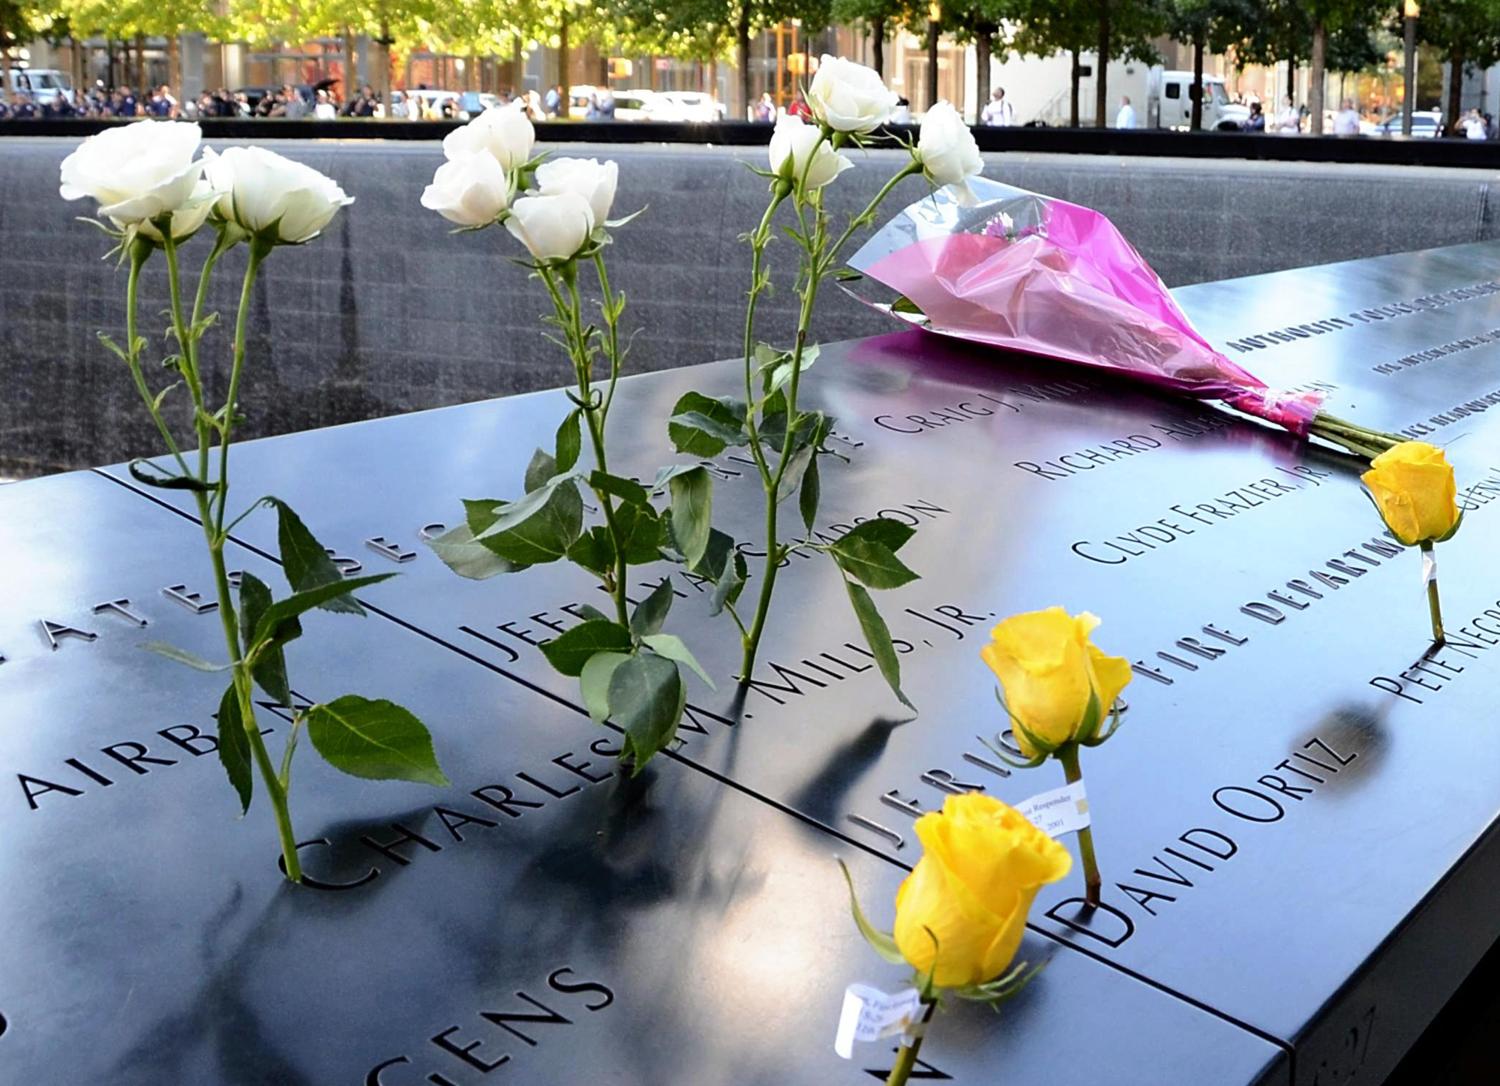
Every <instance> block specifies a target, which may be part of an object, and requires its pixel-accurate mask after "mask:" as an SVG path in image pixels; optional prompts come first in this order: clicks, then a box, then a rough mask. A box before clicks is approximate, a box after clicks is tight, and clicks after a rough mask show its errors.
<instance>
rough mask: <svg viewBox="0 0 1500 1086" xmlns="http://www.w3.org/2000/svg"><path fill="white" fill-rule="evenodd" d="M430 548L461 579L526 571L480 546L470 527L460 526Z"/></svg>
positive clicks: (477, 579)
mask: <svg viewBox="0 0 1500 1086" xmlns="http://www.w3.org/2000/svg"><path fill="white" fill-rule="evenodd" d="M427 546H428V547H430V548H431V549H432V553H433V554H435V555H437V556H438V557H439V558H441V559H442V561H443V565H445V566H447V567H448V568H449V569H451V570H452V571H453V572H454V573H457V574H458V575H459V576H460V577H467V578H469V579H470V580H472V581H483V580H485V579H487V578H489V577H494V576H496V575H498V574H501V573H515V572H517V571H518V570H523V569H525V568H526V567H525V566H524V565H520V564H518V563H516V562H510V561H507V560H506V559H504V558H501V557H500V556H499V555H498V554H496V553H495V552H494V551H492V550H490V549H489V548H488V547H486V546H485V545H484V544H483V543H481V542H479V541H478V540H477V539H475V538H474V532H473V530H472V529H471V528H470V527H469V526H468V525H467V524H460V525H459V526H458V527H457V528H451V529H449V530H448V531H446V532H444V533H443V534H442V535H440V536H438V537H437V538H436V539H429V540H428V541H427Z"/></svg>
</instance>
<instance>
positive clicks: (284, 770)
mask: <svg viewBox="0 0 1500 1086" xmlns="http://www.w3.org/2000/svg"><path fill="white" fill-rule="evenodd" d="M169 226H170V224H169V223H166V224H162V228H161V229H160V233H161V235H162V238H163V241H162V245H161V247H162V251H163V252H164V253H165V254H166V259H167V285H168V289H169V291H170V297H171V315H172V330H173V334H174V335H175V337H176V339H177V345H178V350H179V361H178V369H179V372H181V374H182V377H183V382H184V384H185V385H186V386H187V389H188V393H189V394H190V395H191V396H192V399H193V418H194V430H195V431H196V433H197V436H198V470H197V471H196V472H191V473H190V472H188V469H187V466H186V464H185V463H183V458H182V456H181V454H180V453H179V452H178V451H177V449H176V446H175V444H174V443H173V442H172V441H171V439H170V431H169V430H168V428H167V426H166V423H165V420H164V419H163V418H162V417H161V412H160V408H159V406H158V405H157V403H156V401H155V400H154V399H153V398H152V397H151V396H150V395H149V393H148V391H147V389H146V385H145V380H144V377H143V375H141V374H140V372H139V369H140V362H139V358H138V357H135V360H134V364H133V365H132V376H133V377H135V379H136V386H137V388H138V389H140V390H141V392H142V396H143V398H145V400H146V406H147V408H148V409H149V410H150V411H151V414H152V417H153V419H154V420H155V421H156V423H157V428H158V429H159V430H161V431H162V433H163V436H164V437H167V438H168V447H169V448H170V449H171V450H172V451H173V454H174V455H175V456H176V457H177V460H178V463H179V464H182V466H183V472H184V474H191V476H192V477H193V478H194V479H196V480H197V481H198V483H200V484H201V486H200V488H197V489H195V490H194V491H193V499H194V501H195V503H196V504H197V506H198V519H199V521H200V523H201V524H202V526H203V537H204V541H205V542H206V543H207V544H208V553H209V559H210V561H211V562H212V564H213V572H214V590H215V592H216V594H217V596H218V612H219V621H220V623H221V625H222V626H223V630H224V643H225V646H226V648H227V649H228V650H229V660H230V670H231V674H232V676H233V683H234V690H235V696H236V699H237V700H238V702H239V717H240V724H241V726H242V727H243V728H244V731H245V736H246V739H247V741H248V744H249V747H250V753H251V757H252V759H253V760H254V762H255V765H256V767H257V769H258V770H259V772H260V776H261V779H262V781H263V783H264V784H265V787H266V794H267V795H268V796H269V797H270V803H271V808H272V810H273V812H274V813H275V817H276V832H277V836H278V838H279V839H280V842H281V856H282V864H283V867H284V868H285V871H286V877H287V879H288V881H290V882H294V883H295V882H301V881H302V864H301V861H300V860H299V858H298V855H297V837H296V834H295V833H294V832H293V829H292V818H291V810H290V807H289V804H288V799H287V794H288V791H289V789H290V787H291V772H290V771H291V752H292V750H293V749H294V747H295V744H296V742H297V729H298V727H299V726H300V725H301V722H302V720H301V714H299V713H294V714H293V718H292V728H291V732H290V733H289V734H288V736H287V743H286V753H285V756H284V757H283V758H282V766H281V770H280V772H279V773H278V772H277V769H276V767H275V765H274V764H273V763H272V761H271V755H270V752H269V751H267V749H266V744H265V740H264V739H263V738H262V736H261V734H260V726H259V724H258V723H257V722H256V718H255V697H254V680H253V678H252V675H251V669H252V668H253V666H254V663H255V662H254V660H251V659H247V658H246V656H245V654H244V651H243V650H242V648H241V640H240V628H239V615H238V612H237V611H236V610H235V606H234V594H233V591H232V589H231V587H230V584H229V572H228V569H227V567H226V566H225V564H224V544H225V543H226V542H227V541H228V538H229V534H228V532H227V531H226V530H225V528H224V516H225V510H226V507H227V506H228V498H229V446H230V444H231V443H232V440H233V430H234V421H235V400H236V398H237V397H238V395H239V386H240V376H241V374H242V373H243V372H244V363H245V341H246V329H247V325H248V323H249V316H250V300H251V293H252V290H253V288H254V286H255V280H256V277H257V275H258V274H259V271H260V265H261V262H262V261H263V260H265V258H266V256H267V255H269V253H270V251H271V248H272V245H271V243H269V242H265V241H262V240H261V239H258V238H257V239H253V240H252V241H251V242H250V247H249V248H250V256H249V260H248V262H247V263H246V266H245V276H244V281H243V283H242V285H241V288H240V304H239V312H238V313H237V315H236V318H235V326H234V357H233V365H232V368H231V370H230V376H229V389H228V394H227V398H226V400H225V403H224V406H223V408H222V409H221V410H220V411H219V412H218V413H217V414H211V413H209V411H208V409H207V406H206V404H205V399H204V392H203V379H202V370H201V369H200V368H199V365H198V340H199V338H200V337H201V336H202V334H203V327H202V325H201V321H202V313H203V305H204V301H205V299H206V297H207V294H208V283H209V279H210V275H211V273H212V271H213V267H214V264H215V263H217V261H218V259H219V257H220V256H221V255H222V254H223V253H224V252H225V251H226V250H228V249H229V248H230V247H231V245H232V243H230V242H227V241H226V235H225V234H224V233H223V232H222V231H221V232H220V234H219V236H218V238H217V239H216V240H215V242H214V247H213V250H212V251H211V252H210V253H209V255H208V257H207V259H206V260H205V261H204V265H203V269H202V272H201V273H200V275H199V279H198V290H197V293H196V295H195V297H194V302H193V317H192V323H191V324H188V323H187V322H186V321H185V320H184V319H183V307H182V289H181V270H180V268H179V264H178V259H177V243H176V241H175V240H174V239H173V238H172V234H171V230H170V229H169ZM143 244H144V243H143V242H142V241H141V240H139V239H138V240H137V241H136V242H135V245H134V248H133V250H132V262H131V283H130V285H129V287H128V288H127V307H128V310H129V316H128V323H129V326H130V327H129V332H128V334H129V336H130V339H131V344H132V350H131V352H130V354H131V355H132V356H135V355H136V352H135V351H134V343H135V333H134V325H135V278H136V276H137V275H138V273H139V270H140V265H142V264H144V260H145V256H139V257H138V256H137V254H138V252H139V250H140V248H141V246H142V245H143ZM145 247H146V253H145V255H149V252H150V246H149V244H146V245H145ZM215 432H217V435H218V446H219V448H218V451H219V477H218V479H217V481H211V480H210V478H209V466H210V462H211V458H212V453H213V444H214V441H213V435H214V434H215Z"/></svg>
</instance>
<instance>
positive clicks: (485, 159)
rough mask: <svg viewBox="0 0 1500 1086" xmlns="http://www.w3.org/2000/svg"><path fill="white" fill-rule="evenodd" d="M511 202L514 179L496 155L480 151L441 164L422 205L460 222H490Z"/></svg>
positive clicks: (461, 224) (470, 223)
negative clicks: (511, 182) (511, 180)
mask: <svg viewBox="0 0 1500 1086" xmlns="http://www.w3.org/2000/svg"><path fill="white" fill-rule="evenodd" d="M509 203H510V182H509V181H508V180H507V179H506V176H505V171H504V170H503V169H501V168H500V163H498V162H496V161H495V158H494V156H493V155H488V154H485V153H484V152H482V151H481V152H477V153H475V154H468V155H461V156H459V157H457V158H453V159H450V160H449V161H447V162H445V163H443V164H442V165H441V166H439V167H438V170H437V173H436V174H434V175H433V178H432V184H430V185H428V186H427V188H426V189H425V190H423V192H422V206H423V207H425V208H429V209H431V210H432V211H436V212H437V213H438V214H439V215H441V216H442V217H443V218H445V219H447V220H448V221H449V222H452V223H457V224H458V225H459V226H488V225H489V224H490V223H492V222H494V221H495V220H496V219H498V218H499V217H500V213H501V212H502V211H504V210H505V207H506V205H507V204H509Z"/></svg>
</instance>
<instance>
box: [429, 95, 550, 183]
mask: <svg viewBox="0 0 1500 1086" xmlns="http://www.w3.org/2000/svg"><path fill="white" fill-rule="evenodd" d="M534 143H536V129H535V128H533V127H532V126H531V119H530V118H529V117H527V116H526V113H525V111H524V110H523V109H522V107H521V103H520V102H516V103H514V104H513V105H509V106H496V107H493V108H491V109H487V110H485V111H484V112H483V113H481V114H480V115H479V116H477V117H475V118H474V119H473V120H471V121H470V122H469V123H468V124H466V125H464V126H463V127H462V128H455V129H454V130H453V131H452V132H449V133H448V134H447V135H446V136H444V137H443V154H445V155H447V156H448V157H449V158H459V157H460V156H462V155H471V154H474V153H475V152H477V151H486V152H488V153H489V154H491V155H493V156H494V158H495V161H496V162H498V163H500V165H501V166H503V167H504V168H505V169H507V170H514V169H516V168H517V167H519V166H522V165H524V164H525V163H526V161H527V160H528V159H529V158H531V147H532V145H533V144H534Z"/></svg>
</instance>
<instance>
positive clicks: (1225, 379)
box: [850, 178, 1322, 436]
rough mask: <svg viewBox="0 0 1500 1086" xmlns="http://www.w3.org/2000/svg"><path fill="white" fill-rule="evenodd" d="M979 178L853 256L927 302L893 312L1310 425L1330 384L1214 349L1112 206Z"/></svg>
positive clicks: (924, 204)
mask: <svg viewBox="0 0 1500 1086" xmlns="http://www.w3.org/2000/svg"><path fill="white" fill-rule="evenodd" d="M970 184H971V186H972V189H973V194H974V197H975V199H974V200H973V201H969V202H961V201H960V200H959V199H958V198H957V197H956V196H955V195H954V193H953V191H952V190H950V189H942V190H939V191H938V192H935V193H933V194H932V195H931V196H928V197H925V198H924V199H922V200H920V201H919V202H917V203H915V204H912V205H911V206H910V207H908V208H907V209H906V210H905V211H903V212H901V214H899V215H898V216H896V218H895V219H893V220H891V222H889V223H887V224H886V225H885V226H884V227H882V228H881V230H880V231H878V232H877V233H876V234H875V236H874V237H873V238H871V239H870V241H869V242H867V243H866V244H865V245H864V246H863V247H862V248H861V249H860V250H859V252H857V253H855V254H854V257H853V259H852V260H850V265H851V266H852V267H853V268H854V269H855V270H856V271H859V272H862V273H863V274H864V275H866V276H868V277H869V278H871V279H874V280H876V281H878V282H880V283H883V284H884V285H885V286H887V287H889V288H891V289H892V290H894V291H897V292H898V293H900V294H901V295H902V296H904V297H905V298H907V299H908V300H909V301H911V302H912V303H913V304H914V305H915V306H916V307H917V308H918V309H919V310H920V311H921V313H920V315H915V314H903V313H902V312H901V309H900V308H899V307H896V308H892V309H891V311H892V312H893V313H894V314H895V315H897V316H906V317H908V319H912V320H913V321H914V323H917V324H919V325H920V326H921V327H923V328H926V329H928V330H930V331H933V332H938V333H941V334H942V335H947V336H953V337H956V338H958V339H963V340H969V341H971V342H974V343H988V344H991V345H993V346H996V347H1004V348H1006V349H1007V350H1012V351H1024V352H1025V353H1027V354H1033V355H1041V356H1043V357H1045V358H1056V359H1060V360H1062V361H1066V362H1074V363H1078V364H1080V365H1085V366H1094V367H1097V368H1099V369H1106V370H1111V371H1114V372H1117V373H1121V374H1126V375H1129V376H1131V377H1135V378H1137V379H1139V380H1142V381H1145V382H1148V383H1150V384H1152V385H1155V386H1157V387H1159V388H1163V389H1168V390H1171V391H1173V392H1178V393H1182V394H1184V395H1187V396H1193V397H1196V398H1198V399H1205V400H1221V401H1223V402H1224V403H1227V404H1229V405H1230V406H1232V407H1236V408H1238V409H1239V410H1241V411H1244V412H1246V413H1247V414H1250V415H1255V416H1257V417H1259V418H1262V419H1265V420H1267V421H1269V422H1273V423H1275V424H1276V425H1278V426H1283V427H1285V428H1286V429H1288V430H1290V431H1292V432H1293V433H1295V434H1300V435H1303V436H1306V435H1307V433H1308V428H1309V426H1310V425H1311V424H1312V421H1313V418H1314V417H1315V416H1316V415H1317V413H1318V409H1319V406H1320V405H1321V403H1322V396H1321V395H1319V394H1316V393H1283V392H1276V391H1273V390H1272V389H1270V388H1268V387H1267V386H1266V384H1265V382H1263V381H1261V380H1259V379H1258V378H1256V377H1255V376H1254V375H1253V374H1251V373H1249V372H1247V371H1246V370H1243V369H1241V368H1240V367H1239V366H1237V365H1235V364H1234V363H1233V362H1231V361H1230V360H1229V359H1228V358H1226V357H1225V356H1224V355H1223V354H1221V353H1219V352H1218V351H1216V350H1214V348H1213V347H1212V346H1210V345H1209V343H1208V342H1207V341H1206V340H1205V339H1204V338H1203V337H1202V336H1200V335H1199V334H1198V333H1197V331H1195V330H1194V328H1193V326H1192V325H1191V324H1190V323H1189V322H1188V319H1187V317H1186V316H1184V315H1183V312H1182V310H1180V309H1179V308H1178V307H1177V303H1176V302H1175V301H1173V299H1172V296H1171V295H1170V294H1169V293H1168V292H1167V288H1166V285H1165V284H1164V283H1162V281H1161V278H1160V277H1159V276H1158V275H1157V274H1156V272H1154V271H1152V270H1151V267H1150V265H1148V264H1147V263H1146V262H1145V261H1144V260H1143V259H1141V255H1140V254H1139V253H1137V252H1136V251H1135V249H1134V248H1133V247H1132V246H1131V244H1130V243H1129V242H1128V241H1126V240H1125V238H1124V237H1123V236H1122V235H1121V234H1120V232H1119V231H1118V230H1116V229H1115V226H1114V224H1113V223H1111V222H1110V221H1109V220H1108V219H1106V218H1105V217H1104V216H1103V215H1101V214H1099V213H1098V212H1097V211H1091V210H1089V209H1088V208H1086V207H1079V206H1078V205H1077V204H1070V203H1067V202H1065V201H1063V200H1054V199H1053V198H1052V197H1050V196H1040V195H1038V194H1036V193H1034V192H1027V191H1025V190H1024V189H1018V188H1013V187H1011V186H1009V185H1002V184H1000V183H999V182H996V181H989V180H986V179H984V178H975V179H974V180H972V181H971V183H970Z"/></svg>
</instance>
